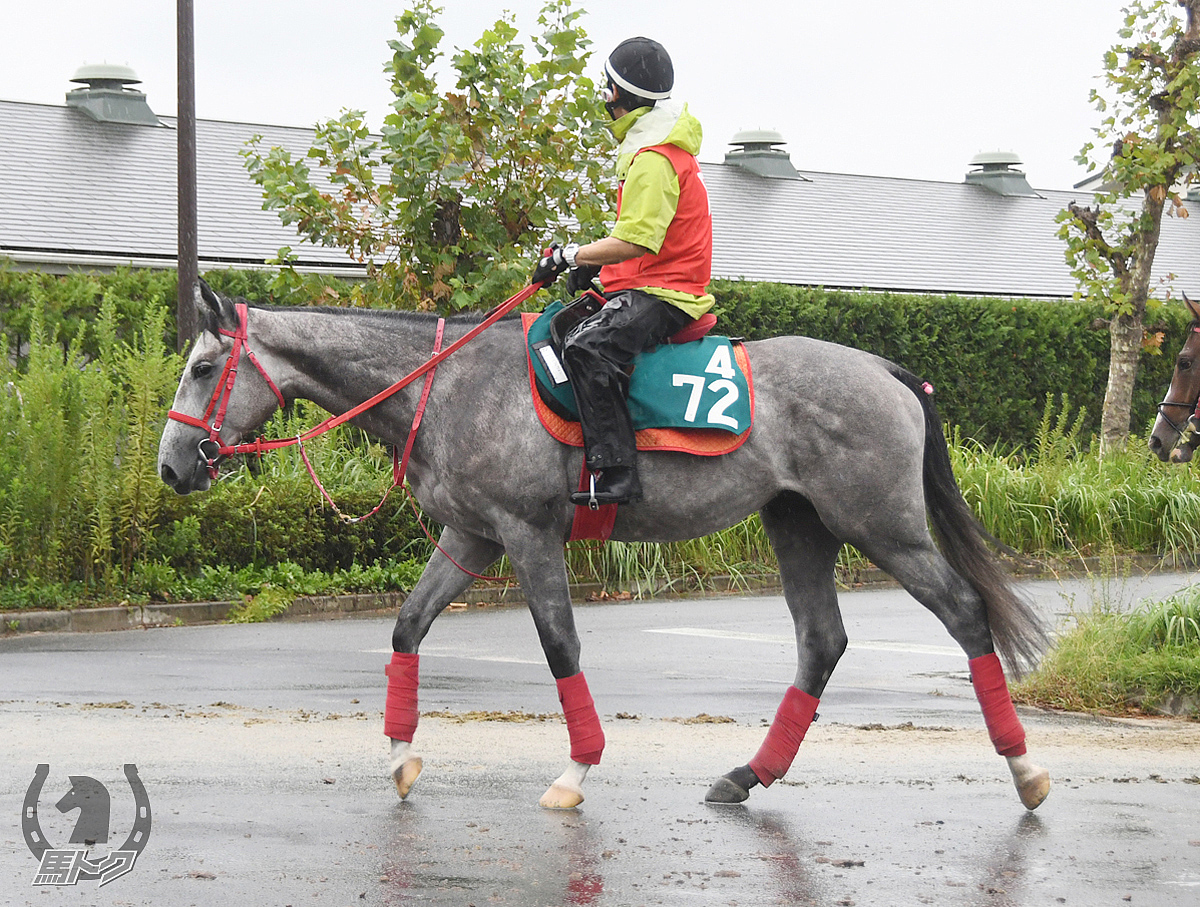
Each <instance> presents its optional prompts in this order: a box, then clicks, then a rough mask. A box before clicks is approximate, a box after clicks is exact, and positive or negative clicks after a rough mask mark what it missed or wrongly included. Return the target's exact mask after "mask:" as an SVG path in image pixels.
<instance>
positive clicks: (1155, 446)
mask: <svg viewBox="0 0 1200 907" xmlns="http://www.w3.org/2000/svg"><path fill="white" fill-rule="evenodd" d="M1149 443H1150V449H1151V450H1158V449H1159V448H1160V447H1162V441H1160V440H1158V438H1154V437H1152V438H1151V439H1150V442H1149Z"/></svg>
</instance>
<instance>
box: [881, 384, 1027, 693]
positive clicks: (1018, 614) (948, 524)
mask: <svg viewBox="0 0 1200 907" xmlns="http://www.w3.org/2000/svg"><path fill="white" fill-rule="evenodd" d="M892 374H893V375H894V376H895V377H896V379H897V380H898V381H900V383H901V384H903V385H904V386H905V387H907V388H908V389H909V390H911V391H912V392H913V394H915V395H916V397H917V399H918V400H920V401H921V408H922V409H923V410H924V412H925V464H924V481H925V506H926V508H927V510H928V513H929V521H930V524H931V526H932V527H933V532H934V536H935V537H936V539H937V542H938V546H939V547H940V548H941V550H942V554H943V556H944V557H945V558H946V560H947V561H948V562H949V564H950V566H951V567H953V568H954V570H955V571H956V572H958V574H959V575H961V576H962V577H963V578H964V579H966V580H967V582H969V583H970V584H971V586H972V587H973V588H974V589H975V591H976V592H977V593H979V596H980V597H981V598H982V599H983V603H984V607H985V608H986V609H987V618H988V626H989V627H990V629H991V631H992V641H993V643H994V644H995V646H996V650H997V652H999V653H1000V656H1001V658H1003V659H1004V661H1005V663H1006V664H1007V665H1008V667H1009V669H1010V670H1011V671H1012V672H1014V674H1017V675H1020V674H1021V673H1023V672H1024V671H1025V670H1027V669H1031V668H1033V667H1035V666H1036V664H1037V661H1038V659H1039V658H1040V657H1041V654H1042V652H1043V651H1045V648H1046V646H1047V643H1048V639H1047V636H1046V631H1045V629H1044V628H1043V627H1042V622H1041V620H1039V618H1038V616H1037V614H1036V613H1035V612H1034V611H1033V608H1032V607H1030V605H1029V603H1028V602H1027V601H1025V600H1024V599H1023V598H1021V597H1020V596H1019V595H1018V594H1017V592H1016V590H1015V589H1014V588H1013V585H1012V581H1011V579H1010V578H1009V575H1008V571H1007V570H1006V569H1005V567H1004V564H1003V563H1002V562H1001V561H1000V558H999V557H998V556H997V555H996V553H995V552H994V551H993V550H992V548H991V545H992V544H994V545H996V546H998V547H1002V548H1007V546H1005V545H1003V543H1001V542H999V541H998V540H997V539H996V538H995V537H994V536H993V535H992V534H991V533H989V532H988V531H987V530H986V529H984V528H983V526H982V525H980V523H979V521H978V520H977V519H976V518H975V515H974V514H973V513H972V512H971V508H970V506H969V505H968V504H967V502H966V501H965V500H964V499H963V496H962V491H961V489H960V488H959V487H958V482H957V481H956V480H955V478H954V470H953V468H952V466H951V463H950V451H949V449H948V448H947V446H946V437H945V435H944V434H943V432H942V421H941V418H940V417H939V416H938V412H937V407H936V406H935V405H934V402H933V397H932V388H931V387H930V386H929V385H928V384H926V383H925V382H924V381H922V380H921V379H920V378H918V377H917V376H916V375H913V374H912V373H911V372H908V371H906V370H905V369H902V368H900V367H899V366H896V365H893V366H892Z"/></svg>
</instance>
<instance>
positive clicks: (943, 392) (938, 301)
mask: <svg viewBox="0 0 1200 907" xmlns="http://www.w3.org/2000/svg"><path fill="white" fill-rule="evenodd" d="M714 294H715V295H716V297H717V303H718V310H717V311H718V313H719V324H720V329H721V331H722V333H727V334H731V335H738V336H744V337H747V338H749V339H761V338H764V337H772V336H777V335H781V334H799V335H803V336H808V337H815V338H817V339H819V340H828V341H831V342H833V343H841V344H844V345H846V346H852V347H856V348H858V349H862V350H866V351H868V352H871V353H875V354H877V355H879V356H883V357H884V358H886V359H890V360H892V361H893V362H896V363H898V364H899V365H902V366H904V367H905V368H907V369H908V370H909V371H911V372H913V373H915V374H917V375H920V376H921V377H922V378H924V379H926V380H927V381H929V382H930V383H931V384H933V386H934V388H935V390H936V396H935V399H936V400H937V404H938V409H939V410H940V412H941V415H942V418H943V419H944V420H945V421H946V422H948V423H949V424H951V425H955V426H958V427H959V428H961V430H962V432H963V435H964V436H965V437H968V438H973V439H975V440H976V441H979V442H981V443H983V444H989V445H990V444H993V443H996V442H1001V443H1003V444H1005V445H1008V446H1025V445H1028V444H1031V443H1032V442H1033V440H1034V438H1035V436H1036V433H1037V430H1038V426H1039V419H1040V416H1041V414H1042V401H1044V400H1045V399H1046V397H1047V395H1048V394H1052V395H1055V396H1057V395H1059V394H1063V393H1065V394H1067V395H1068V396H1069V397H1070V399H1071V400H1072V401H1073V402H1074V403H1075V404H1076V406H1078V407H1080V408H1081V409H1082V410H1083V411H1085V412H1086V418H1085V419H1084V421H1083V423H1082V424H1081V426H1080V429H1081V432H1082V437H1085V438H1086V437H1088V436H1090V435H1093V434H1095V432H1096V430H1097V426H1098V425H1099V416H1100V413H1101V411H1102V404H1103V400H1104V390H1105V385H1106V383H1107V379H1108V343H1109V340H1108V333H1107V331H1105V330H1097V329H1096V328H1094V327H1093V324H1094V323H1095V322H1096V321H1097V319H1099V318H1101V317H1102V316H1103V311H1102V309H1101V308H1100V307H1099V306H1097V305H1091V304H1083V303H1077V302H1071V301H1062V300H1049V301H1037V300H1028V299H989V298H976V297H972V298H966V297H959V296H923V295H915V294H899V293H869V292H850V291H837V290H826V289H823V288H820V287H793V286H786V285H781V284H770V283H738V282H730V281H718V282H717V283H716V284H715V286H714ZM1156 317H1157V318H1158V321H1159V322H1160V324H1158V325H1156V326H1155V328H1154V330H1161V331H1163V332H1164V333H1165V340H1164V343H1165V345H1166V346H1167V347H1168V348H1169V351H1168V355H1165V356H1164V355H1160V354H1158V351H1156V350H1152V349H1151V350H1147V351H1146V352H1145V353H1144V354H1143V356H1142V360H1141V370H1140V373H1139V377H1138V382H1137V387H1136V389H1135V392H1134V403H1133V408H1132V412H1131V428H1133V429H1134V430H1136V431H1142V430H1143V429H1144V428H1145V427H1146V426H1148V425H1149V424H1150V422H1151V421H1152V420H1153V418H1154V416H1155V414H1156V411H1155V405H1156V404H1157V403H1158V401H1159V400H1161V399H1162V397H1163V394H1164V392H1165V390H1166V388H1167V386H1168V385H1169V383H1170V377H1171V369H1172V366H1173V359H1172V356H1171V354H1172V353H1174V348H1172V347H1171V345H1172V344H1177V343H1180V342H1181V339H1180V338H1182V337H1183V334H1184V330H1185V328H1186V325H1187V324H1188V323H1189V322H1190V320H1191V316H1190V314H1188V313H1186V312H1185V311H1184V310H1183V307H1182V306H1164V307H1163V308H1162V310H1161V311H1160V313H1159V315H1158V316H1156Z"/></svg>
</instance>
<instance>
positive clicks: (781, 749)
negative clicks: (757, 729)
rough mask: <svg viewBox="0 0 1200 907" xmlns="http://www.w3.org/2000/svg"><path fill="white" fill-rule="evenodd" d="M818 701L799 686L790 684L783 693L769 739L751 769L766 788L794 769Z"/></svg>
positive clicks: (755, 756) (764, 743) (758, 753)
mask: <svg viewBox="0 0 1200 907" xmlns="http://www.w3.org/2000/svg"><path fill="white" fill-rule="evenodd" d="M819 701H820V700H818V699H817V698H816V697H815V696H809V695H808V694H807V693H805V692H804V691H803V690H799V689H797V688H796V687H788V690H787V692H786V693H784V694H783V702H781V703H780V704H779V711H777V712H776V713H775V720H774V721H772V722H771V729H770V730H769V731H767V739H766V740H764V741H763V743H762V746H760V747H759V748H758V752H757V753H755V755H754V758H753V759H751V760H750V768H751V769H752V770H753V772H754V774H755V775H757V776H758V780H759V781H761V782H762V784H763V786H764V787H770V786H771V784H772V783H773V782H775V781H778V780H779V779H780V778H782V777H783V776H784V775H786V774H787V770H788V769H789V768H791V766H792V760H793V759H795V758H796V752H797V750H799V749H800V743H801V741H803V740H804V735H805V734H806V733H808V727H809V725H811V724H812V722H813V717H814V716H815V715H816V714H817V703H818V702H819Z"/></svg>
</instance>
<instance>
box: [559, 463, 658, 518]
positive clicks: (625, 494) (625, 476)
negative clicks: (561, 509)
mask: <svg viewBox="0 0 1200 907" xmlns="http://www.w3.org/2000/svg"><path fill="white" fill-rule="evenodd" d="M641 499H642V483H641V480H639V479H638V472H637V466H636V464H635V465H633V466H609V467H608V468H607V469H602V470H600V472H599V473H595V472H593V473H592V481H591V487H590V488H589V489H588V490H587V491H576V492H573V493H572V494H571V503H572V504H584V505H587V506H588V507H591V508H592V509H593V510H595V509H596V508H597V507H601V506H603V505H604V504H636V503H637V502H638V501H640V500H641Z"/></svg>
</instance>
